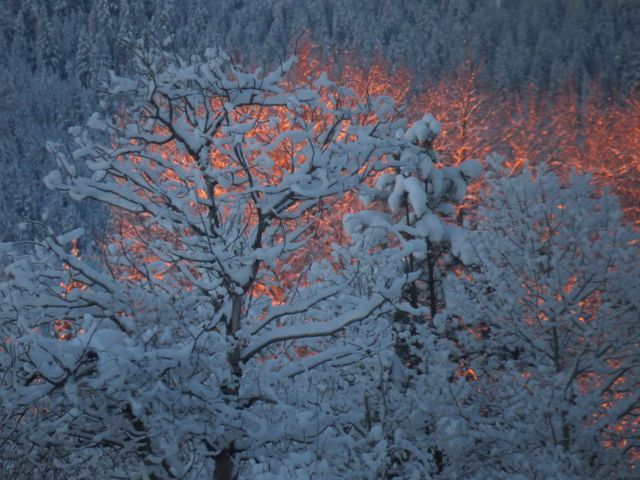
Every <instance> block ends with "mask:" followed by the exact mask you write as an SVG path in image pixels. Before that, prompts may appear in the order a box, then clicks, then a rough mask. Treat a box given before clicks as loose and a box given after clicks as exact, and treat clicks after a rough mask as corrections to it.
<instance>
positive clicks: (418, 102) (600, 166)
mask: <svg viewBox="0 0 640 480" xmlns="http://www.w3.org/2000/svg"><path fill="white" fill-rule="evenodd" d="M296 55H297V57H298V63H297V65H296V67H295V68H294V69H293V71H292V72H290V73H289V77H288V80H287V81H289V82H291V84H292V85H294V84H305V83H308V82H311V81H313V79H315V78H317V77H318V74H319V72H321V71H324V72H327V74H328V75H329V76H332V77H334V78H335V79H336V81H337V84H339V85H343V86H346V87H348V88H350V89H352V90H353V91H354V92H355V93H356V96H357V98H359V99H361V100H364V99H366V98H367V96H368V95H388V96H391V97H392V98H393V99H394V101H395V102H396V104H398V105H403V108H404V109H405V111H404V112H403V113H404V114H405V115H406V116H408V117H409V118H411V117H413V116H415V117H417V116H420V115H421V114H422V113H423V112H427V111H428V112H431V113H433V114H434V115H436V117H437V118H438V119H439V120H440V121H441V122H442V133H441V135H440V136H439V138H438V139H437V141H436V145H435V147H436V149H437V150H439V152H440V153H441V159H442V163H443V164H459V163H460V162H462V161H464V160H468V159H470V158H480V159H482V158H484V156H485V155H486V154H488V153H490V152H494V151H495V152H499V153H503V154H505V155H506V156H507V164H508V166H510V167H511V168H512V169H514V170H518V169H520V168H521V167H522V166H523V164H524V163H525V161H528V162H531V163H533V164H535V163H537V162H539V161H546V162H547V163H550V164H551V165H553V166H554V167H556V168H558V170H560V171H561V173H562V172H564V173H566V172H567V171H568V170H569V168H576V167H577V168H579V169H582V170H587V171H591V172H594V173H595V174H596V176H597V178H599V179H602V180H604V181H606V182H607V183H608V184H610V185H612V186H613V187H614V189H615V191H616V192H617V193H619V194H620V195H621V197H622V200H623V203H624V205H625V207H626V211H627V213H628V214H629V215H630V216H631V218H634V219H638V218H640V207H639V206H638V202H637V196H638V192H640V100H639V99H638V98H635V97H631V98H629V99H628V100H626V101H625V102H624V103H622V104H614V103H613V102H608V104H605V103H603V102H602V101H599V100H598V98H599V97H598V91H599V90H598V89H597V88H594V89H593V92H592V93H591V95H590V96H589V99H588V101H587V102H584V101H583V100H581V99H579V98H578V95H577V93H576V89H575V87H574V86H573V85H568V86H566V87H564V88H561V89H558V90H556V91H555V92H553V93H552V94H548V93H546V92H542V91H540V90H538V89H537V88H535V87H534V86H528V87H525V88H523V89H521V90H520V91H517V92H505V91H499V90H497V89H495V88H493V86H492V85H490V84H489V83H487V81H485V80H484V79H483V76H482V68H481V67H478V66H476V65H474V64H473V63H472V62H471V61H470V60H467V61H465V62H464V63H463V64H462V65H461V66H460V67H459V68H458V69H457V70H456V71H455V72H453V73H451V74H449V75H446V76H444V77H442V78H441V79H440V81H439V82H437V83H436V84H432V85H430V86H427V87H426V88H422V89H417V90H416V88H415V87H414V85H415V81H414V79H413V78H412V76H411V75H410V74H409V73H408V72H407V71H406V70H403V69H395V70H392V69H391V68H390V66H389V65H388V64H387V63H386V62H385V61H384V59H382V58H379V57H378V58H375V59H374V61H372V62H371V63H369V64H366V65H365V64H364V63H362V62H361V61H359V59H358V58H357V57H355V56H354V55H352V54H346V55H344V56H343V57H342V60H341V62H340V64H338V63H337V62H336V60H335V58H336V57H335V56H334V57H332V58H331V59H327V58H326V57H323V55H322V53H321V49H320V48H318V47H317V46H315V45H313V44H312V43H310V42H308V41H304V42H303V43H302V45H301V46H300V47H299V48H298V49H297V52H296ZM321 95H323V96H324V100H325V101H326V102H327V103H328V104H331V101H332V98H334V97H332V92H330V91H328V90H327V89H325V90H324V91H322V92H321ZM213 101H214V102H215V101H219V102H220V101H221V100H219V99H218V100H213ZM409 101H410V103H408V102H409ZM212 106H213V107H222V105H212ZM233 115H235V116H236V120H240V119H241V117H244V118H249V117H250V118H254V119H255V128H254V129H252V131H251V132H249V133H248V134H247V136H248V138H251V137H252V136H253V137H255V138H257V139H259V140H260V141H261V142H270V141H275V140H276V138H277V136H278V134H279V133H280V132H282V131H284V130H287V129H289V128H290V127H291V122H290V119H289V118H287V116H286V115H285V114H284V112H281V111H280V112H279V111H278V109H277V108H269V109H260V108H258V107H252V106H248V107H245V108H242V109H237V110H236V111H234V113H233ZM305 115H306V116H308V118H307V120H309V121H311V120H313V121H314V122H316V123H317V124H318V125H321V124H322V115H321V114H320V113H318V112H312V111H308V112H306V113H305ZM274 117H275V120H274ZM340 134H344V133H340ZM157 148H158V151H159V153H160V154H161V155H162V156H163V157H164V158H167V159H169V158H171V159H172V160H173V161H175V162H176V163H178V164H180V165H182V166H188V164H189V162H190V161H191V160H190V159H189V157H188V155H186V154H185V153H184V152H179V151H178V149H177V147H176V145H173V144H172V143H168V144H165V145H162V146H161V147H157ZM299 148H300V147H299V146H296V145H295V143H294V142H293V141H289V142H287V141H284V142H281V143H280V145H279V146H278V148H277V149H276V151H275V152H274V153H273V156H272V159H274V160H275V161H274V163H273V165H272V166H271V167H270V168H269V169H266V168H262V169H260V168H258V167H257V163H258V162H257V160H258V159H257V158H248V159H247V161H248V162H249V164H250V165H252V166H254V167H255V170H256V172H257V173H258V174H259V175H262V176H263V178H264V179H266V180H269V181H271V182H273V183H277V182H278V180H279V178H280V177H281V175H282V172H283V170H285V169H286V170H290V169H292V168H295V165H292V164H291V161H292V159H293V158H295V154H296V153H298V152H297V149H299ZM298 161H302V162H304V159H302V160H298ZM211 162H212V165H213V166H223V165H224V164H225V162H228V155H226V154H224V153H221V152H220V151H218V150H216V149H212V150H211ZM170 180H176V179H175V178H174V179H172V178H171V176H170V174H168V175H167V181H170ZM214 188H218V189H219V188H220V187H219V186H216V187H214ZM474 188H475V190H471V191H470V195H469V197H468V199H467V200H466V201H465V202H464V203H463V205H462V206H461V208H460V211H459V212H458V213H459V215H461V214H462V212H463V211H465V210H466V209H468V208H470V207H473V205H474V204H475V201H476V200H475V197H476V196H477V189H478V188H480V187H479V186H476V187H474ZM220 193H221V192H220V191H215V190H214V191H212V192H206V191H204V190H203V189H199V190H198V192H197V196H198V198H199V199H202V200H205V199H207V198H210V197H213V196H216V195H219V194H220ZM356 208H357V201H356V199H354V198H353V196H351V195H346V196H345V197H344V198H343V199H341V200H340V201H338V202H337V203H336V204H332V205H321V206H320V207H318V209H317V210H316V211H315V213H314V215H315V217H316V218H315V224H314V229H313V231H312V232H309V234H308V238H307V240H308V248H306V249H303V250H301V251H299V252H297V253H296V254H295V258H294V259H293V261H289V262H288V264H287V265H281V266H280V272H281V274H280V275H279V276H278V277H279V278H278V279H273V280H274V283H275V284H279V285H280V287H278V288H276V287H274V288H276V290H278V289H280V290H281V289H284V288H285V287H286V286H287V285H288V286H291V285H293V284H296V283H300V282H302V283H304V275H303V274H301V272H304V271H305V270H306V267H308V266H309V265H310V264H311V263H312V262H313V261H316V260H319V259H326V258H329V257H330V251H331V244H332V243H334V242H337V243H342V242H344V241H346V236H345V234H344V232H343V231H342V225H341V221H340V218H341V217H342V215H343V214H344V213H349V212H351V211H353V210H354V209H356ZM139 217H141V218H138V219H137V220H136V221H133V220H132V218H131V215H130V214H122V213H116V214H115V218H114V230H115V231H116V232H118V238H119V239H120V240H119V241H120V242H122V254H123V255H125V256H135V257H138V259H142V260H143V263H147V264H148V263H152V262H153V263H154V264H156V265H157V264H158V260H159V259H157V258H155V257H154V256H153V255H149V252H148V251H146V252H145V247H144V243H145V242H143V241H141V240H142V239H143V238H144V236H146V235H149V233H150V231H151V233H152V234H154V235H161V234H162V232H160V231H159V230H158V229H157V227H154V226H152V227H151V228H150V229H149V227H148V226H147V225H146V223H147V222H145V220H148V219H145V218H144V215H141V216H139ZM165 234H166V232H165ZM136 239H137V240H136ZM127 240H134V241H133V242H131V241H127ZM140 256H141V257H140ZM131 263H132V264H135V263H136V262H131ZM171 268H172V266H171V265H169V264H166V269H165V271H169V270H170V269H171ZM128 274H129V275H132V276H134V277H136V276H137V277H139V278H140V279H142V278H143V276H144V274H145V272H140V271H139V272H135V269H133V270H131V269H129V272H128ZM156 275H163V273H162V270H160V273H156ZM258 290H259V292H258V291H257V292H256V294H258V293H260V294H261V293H265V291H263V290H261V289H258ZM267 290H270V289H267ZM266 293H268V292H266ZM274 295H275V292H274Z"/></svg>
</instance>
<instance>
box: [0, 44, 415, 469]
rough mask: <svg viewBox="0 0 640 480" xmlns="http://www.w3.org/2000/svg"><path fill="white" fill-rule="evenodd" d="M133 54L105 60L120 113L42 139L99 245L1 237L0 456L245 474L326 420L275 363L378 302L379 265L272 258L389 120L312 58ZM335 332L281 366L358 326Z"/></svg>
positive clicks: (334, 193) (19, 462)
mask: <svg viewBox="0 0 640 480" xmlns="http://www.w3.org/2000/svg"><path fill="white" fill-rule="evenodd" d="M136 56H137V69H138V73H137V75H136V76H135V77H133V78H121V77H117V76H116V75H112V78H111V84H110V89H111V92H112V94H113V95H115V97H114V99H115V102H117V104H118V105H120V106H121V114H120V115H119V116H118V117H117V118H116V119H115V120H113V121H112V120H109V119H108V118H101V117H100V115H98V114H95V115H93V116H92V117H91V118H90V120H89V121H88V123H87V126H86V127H83V128H75V129H73V130H72V132H71V133H72V135H73V136H74V138H75V143H76V144H77V145H76V146H75V148H73V149H70V150H72V151H70V152H67V149H65V147H63V146H60V145H51V146H50V149H51V151H52V152H53V153H54V154H55V156H56V159H57V162H58V165H59V168H58V170H56V171H54V172H52V173H51V174H50V175H48V176H47V178H46V183H47V185H48V186H49V187H50V188H52V189H55V190H58V191H62V192H64V193H66V194H68V195H69V196H70V197H71V198H72V199H74V200H78V201H84V200H85V199H93V200H95V201H97V202H99V203H101V204H104V205H107V206H108V207H109V208H110V209H111V211H112V215H113V218H114V225H116V226H119V228H117V229H115V231H114V232H113V233H106V234H105V238H104V248H103V252H104V253H103V257H104V258H101V259H91V258H87V259H84V258H82V255H74V253H73V252H72V251H71V249H70V242H72V241H74V240H75V239H77V238H79V237H80V236H81V232H80V231H73V232H71V233H69V234H66V235H59V236H55V235H54V234H52V232H51V230H49V231H44V232H43V233H44V239H42V240H38V241H35V242H34V243H33V251H32V253H29V254H28V255H24V256H20V255H18V253H17V250H13V249H12V248H7V249H6V250H7V252H8V256H9V257H10V258H11V260H12V263H11V264H10V265H9V267H8V268H7V270H6V271H7V275H8V278H7V280H6V281H5V282H3V284H2V286H1V289H0V292H1V293H0V295H2V300H3V301H2V303H1V307H0V315H1V319H2V322H1V323H0V325H1V329H2V338H3V344H2V348H1V349H0V362H1V364H2V367H3V368H2V370H3V374H2V376H1V377H0V378H1V380H0V381H1V386H0V402H2V409H1V412H2V413H1V414H0V418H1V423H2V427H1V429H0V442H1V444H2V449H1V452H2V453H1V457H0V461H1V462H2V468H3V471H5V472H11V473H12V474H15V475H19V474H22V475H38V476H46V475H47V474H51V475H54V474H55V473H58V472H59V473H60V474H64V475H75V476H98V477H99V476H104V475H105V472H109V475H110V477H111V478H131V477H135V476H139V477H143V478H147V477H148V478H151V477H153V478H185V477H186V478H202V477H203V476H207V475H209V476H210V475H213V476H214V478H216V479H230V478H236V476H242V475H248V476H247V477H246V478H255V475H254V474H253V473H251V471H254V472H257V471H258V470H260V468H262V466H263V465H264V464H267V465H270V463H269V462H270V461H273V462H275V463H278V461H277V459H274V456H277V455H281V456H282V457H283V458H284V459H283V460H282V461H281V462H280V463H282V462H285V461H286V458H285V457H286V455H287V451H288V450H291V449H292V448H293V447H291V448H287V445H291V444H301V445H308V444H313V442H315V441H317V438H318V435H319V433H320V431H324V430H325V429H326V428H327V427H326V424H328V422H331V421H332V420H331V419H330V418H325V417H323V416H322V415H319V414H318V409H319V408H320V407H319V406H318V403H317V397H316V396H313V398H312V399H309V395H306V396H305V395H303V394H302V392H300V391H299V390H296V388H292V387H291V386H290V384H288V383H287V382H289V381H290V380H289V379H290V378H291V377H292V375H293V373H295V372H293V371H291V372H293V373H291V372H290V373H289V374H287V373H286V372H285V373H282V371H283V368H284V366H286V365H287V364H288V363H290V362H291V361H292V360H293V361H294V363H295V365H298V362H302V361H303V360H304V358H301V357H303V356H304V355H307V354H306V353H305V352H306V351H305V348H307V349H308V348H309V346H310V345H313V342H311V341H310V340H309V339H314V338H330V337H331V336H335V335H337V334H338V333H339V332H341V331H343V330H344V329H345V328H346V327H347V326H349V325H353V324H355V323H358V322H363V321H373V320H375V319H376V318H377V317H379V316H381V315H383V314H385V315H387V314H389V312H391V311H392V307H390V306H389V305H388V303H389V301H388V299H390V298H394V297H395V296H396V295H395V293H394V291H395V290H394V291H391V292H388V291H387V290H388V289H390V288H393V287H394V286H393V285H386V284H382V285H379V286H378V287H377V289H375V290H372V289H369V290H368V292H367V295H365V296H361V297H360V298H357V299H356V298H354V294H353V292H354V291H353V289H352V288H350V287H349V282H353V281H355V279H354V277H353V276H351V277H349V276H348V275H342V276H340V278H341V283H335V284H333V285H331V284H329V283H328V282H324V283H322V282H319V281H314V280H313V276H308V275H299V276H298V277H297V280H296V281H295V282H291V281H290V279H289V280H287V281H286V282H284V281H282V280H281V279H280V276H281V273H282V270H283V265H286V264H287V261H288V259H290V258H292V256H293V255H294V254H295V252H296V251H299V250H300V249H301V248H304V246H305V243H306V242H307V241H308V239H309V235H310V232H311V231H313V228H312V227H313V222H314V216H315V215H317V214H318V213H319V212H320V211H321V209H322V208H330V207H331V205H332V202H335V201H336V199H338V198H339V197H340V196H342V195H344V194H345V193H347V192H349V191H352V190H354V189H355V188H357V187H358V186H360V185H361V184H362V183H363V182H365V181H366V180H367V179H369V178H370V177H371V175H373V174H375V173H376V172H378V171H380V170H383V169H385V168H387V164H388V162H389V161H395V162H397V158H403V157H402V156H400V155H399V152H401V151H402V150H403V149H404V148H405V147H407V148H408V147H412V145H411V142H410V140H408V139H407V138H404V137H399V138H396V137H395V136H394V134H395V132H396V131H397V129H398V128H399V127H401V126H403V125H406V123H405V122H403V121H401V120H394V118H395V117H396V113H397V112H396V111H395V109H394V107H393V105H392V103H391V101H390V100H389V99H385V98H379V99H374V98H365V99H364V100H363V101H359V100H358V99H357V98H356V97H355V96H354V94H353V92H352V91H350V90H348V89H343V88H340V87H339V86H337V85H335V84H333V83H332V82H330V81H329V80H327V78H326V77H325V76H321V77H320V78H319V79H317V80H316V81H313V82H311V81H309V82H308V83H307V84H306V85H292V84H291V83H290V82H289V81H287V79H286V78H287V72H288V70H289V69H290V68H291V67H292V66H293V64H294V60H293V59H292V60H290V61H288V62H286V63H284V64H282V65H280V66H278V68H276V69H274V70H272V71H268V72H262V71H260V70H258V71H248V70H246V69H243V68H241V67H240V66H238V65H236V64H234V63H233V62H232V61H231V60H230V59H229V57H227V56H226V55H224V54H223V53H221V52H218V51H213V50H211V51H208V52H207V55H206V57H205V58H204V59H197V58H195V57H194V58H191V59H190V61H189V62H185V61H183V60H181V59H179V58H175V57H170V56H168V55H164V54H162V53H160V52H158V51H152V52H151V53H142V52H140V51H137V53H136ZM394 159H396V160H394ZM333 268H335V266H334V267H333ZM336 278H338V277H336ZM274 292H277V293H274ZM61 324H62V325H63V326H64V329H65V332H64V333H65V335H64V338H65V339H66V340H65V341H62V340H60V339H59V338H58V337H59V335H56V331H55V330H54V325H61ZM305 339H306V340H305ZM297 341H300V342H303V341H304V342H306V343H304V342H303V343H302V347H304V348H302V349H301V348H299V347H300V345H301V344H300V343H296V342H297ZM339 347H340V348H341V349H342V350H341V351H342V355H338V354H337V353H336V352H337V351H336V350H334V351H333V353H336V355H333V354H328V353H325V354H324V355H322V356H321V355H320V354H318V355H315V356H314V357H309V360H308V361H307V363H306V364H304V363H303V364H300V365H302V366H301V367H300V368H302V369H303V370H306V369H308V368H311V367H318V366H322V365H325V366H326V365H327V364H328V363H331V362H333V361H336V360H337V359H339V358H341V357H344V356H347V355H348V354H350V352H349V351H348V350H349V348H352V349H356V350H357V348H358V345H357V344H354V345H353V346H351V347H349V346H348V344H346V343H345V344H341V345H339ZM336 348H337V347H336ZM313 353H317V352H313ZM295 365H294V367H292V368H293V369H294V370H295V369H296V368H298V367H296V366H295ZM316 393H317V392H316ZM287 395H288V396H287ZM274 446H277V447H278V448H274ZM267 468H270V467H267ZM25 472H28V473H25ZM256 475H257V473H256Z"/></svg>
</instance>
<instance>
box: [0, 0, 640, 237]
mask: <svg viewBox="0 0 640 480" xmlns="http://www.w3.org/2000/svg"><path fill="white" fill-rule="evenodd" d="M303 34H304V35H306V39H307V40H309V41H311V42H312V43H314V44H316V45H320V46H321V48H319V49H318V51H319V52H320V53H318V55H320V56H323V57H324V58H325V59H330V60H331V61H332V65H333V66H332V68H333V69H337V70H340V69H341V68H343V67H344V65H345V63H346V64H348V65H350V64H352V63H353V62H356V63H359V64H361V65H363V66H364V67H365V68H367V66H371V65H372V64H373V63H375V62H380V61H383V62H384V68H385V69H386V70H387V71H389V72H391V73H393V72H394V71H399V70H402V71H405V72H409V73H410V74H411V81H410V87H411V88H425V87H428V86H432V85H434V84H437V83H438V81H441V80H442V79H443V78H445V77H446V76H447V75H451V74H452V73H453V72H455V71H456V69H458V68H459V67H460V65H461V64H462V63H464V62H465V61H471V62H473V64H474V65H477V66H482V71H481V72H482V73H481V74H482V77H483V79H485V80H486V81H487V82H489V83H490V84H491V86H492V88H494V87H495V88H497V89H508V90H511V91H513V90H517V89H519V88H521V87H523V86H525V85H528V84H530V83H533V84H535V85H537V86H538V87H540V88H541V89H542V90H543V91H550V90H553V89H557V88H560V87H563V86H566V85H567V84H568V82H571V84H572V85H573V86H574V87H575V89H576V91H577V93H578V94H585V93H586V92H588V91H589V90H591V89H592V88H593V86H594V85H597V87H598V89H599V92H600V93H599V95H600V96H602V97H607V96H613V97H614V98H622V97H624V96H625V95H626V94H628V93H629V92H632V91H634V89H635V88H637V86H638V82H639V81H640V48H639V42H638V39H639V38H640V5H639V4H638V3H637V2H635V1H634V0H617V1H613V0H612V1H607V2H601V1H597V0H572V1H570V2H566V1H564V0H539V1H535V2H532V1H529V0H510V1H501V0H485V1H480V2H475V1H471V0H454V1H441V0H433V1H425V2H416V1H413V0H399V1H393V2H387V1H357V2H344V1H337V0H314V1H305V2H298V1H282V0H280V1H275V0H247V1H243V0H234V1H231V0H213V1H205V0H184V1H160V2H159V1H150V0H141V1H131V0H121V1H110V0H95V1H88V0H85V1H82V0H78V1H71V0H56V1H45V0H25V1H14V0H5V1H4V2H2V3H0V65H2V68H0V109H1V110H2V112H3V115H2V117H1V118H0V131H2V132H3V135H2V137H1V139H0V166H1V168H2V172H3V174H2V177H1V179H0V201H1V203H2V205H3V209H2V213H1V214H0V239H11V238H18V237H20V236H25V235H26V236H29V234H28V233H24V231H23V230H20V229H19V228H18V226H19V225H20V224H21V223H23V222H25V221H28V220H38V219H40V218H41V217H42V215H43V212H44V213H45V215H51V219H52V220H55V222H54V223H56V224H58V225H59V226H60V227H61V228H62V227H64V226H68V225H70V224H71V223H73V219H75V218H81V219H83V221H84V222H86V226H88V227H91V228H94V229H96V228H97V229H100V228H102V227H101V225H103V222H104V217H103V216H102V215H101V214H100V212H98V211H95V210H93V207H91V206H86V207H79V206H77V205H75V204H73V203H71V204H68V203H66V201H65V200H63V199H62V198H60V197H59V196H57V195H55V194H52V193H49V192H46V191H45V190H44V188H43V184H42V181H41V179H42V177H43V176H44V175H45V174H46V173H47V172H48V171H49V170H50V169H51V168H52V167H53V162H52V158H51V156H49V155H47V153H46V152H45V150H44V143H45V141H62V140H64V139H65V135H66V130H67V128H68V127H70V126H71V125H74V124H76V123H78V122H79V121H80V120H81V119H83V118H86V117H87V116H88V114H90V113H91V112H92V111H93V110H94V109H95V108H96V106H97V91H99V90H100V89H101V88H102V87H103V85H102V84H103V82H104V80H105V79H106V78H108V71H109V70H114V71H116V72H120V73H122V72H127V71H130V70H131V67H132V63H131V61H132V57H131V51H130V49H129V48H128V47H127V46H126V42H125V41H124V40H127V39H128V40H133V39H136V40H137V39H141V38H146V39H147V40H146V41H147V42H148V43H152V41H155V42H158V43H160V44H163V45H165V47H166V48H173V49H175V50H176V51H179V52H181V53H182V54H186V55H189V54H190V53H201V52H202V51H203V49H204V48H205V47H209V46H211V45H220V46H222V47H224V48H226V49H228V50H229V51H231V52H234V54H236V55H237V56H238V58H241V59H242V62H244V63H247V64H250V65H265V64H266V65H269V64H272V63H273V62H274V61H277V59H278V58H283V57H286V56H288V55H289V54H290V53H291V52H292V51H293V50H294V46H295V44H296V40H297V39H299V38H300V36H301V35H303ZM346 52H348V53H349V56H348V57H344V53H346ZM345 58H346V60H345ZM434 113H435V114H436V115H441V114H444V112H442V111H441V112H434ZM488 143H490V142H488ZM30 228H31V227H29V226H27V230H29V229H30Z"/></svg>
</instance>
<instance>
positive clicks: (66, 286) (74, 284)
mask: <svg viewBox="0 0 640 480" xmlns="http://www.w3.org/2000/svg"><path fill="white" fill-rule="evenodd" d="M71 254H72V255H74V256H75V257H79V256H80V250H79V249H78V241H77V240H73V241H72V243H71ZM63 268H64V270H65V271H66V272H69V279H68V280H67V281H65V282H61V283H60V288H61V290H62V291H61V294H60V296H61V297H62V299H63V300H66V299H67V298H68V297H69V295H70V294H71V292H73V291H74V290H84V289H85V288H86V286H85V285H84V284H82V283H81V282H79V281H78V280H75V279H74V278H73V277H72V276H71V268H70V267H69V265H67V264H65V265H64V266H63ZM52 327H53V332H54V335H55V336H56V338H57V339H58V340H71V339H72V338H73V336H74V335H76V334H78V333H82V331H81V330H80V331H78V332H75V331H74V325H73V322H72V321H71V320H70V319H68V318H58V319H56V320H55V321H54V322H53V325H52Z"/></svg>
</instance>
